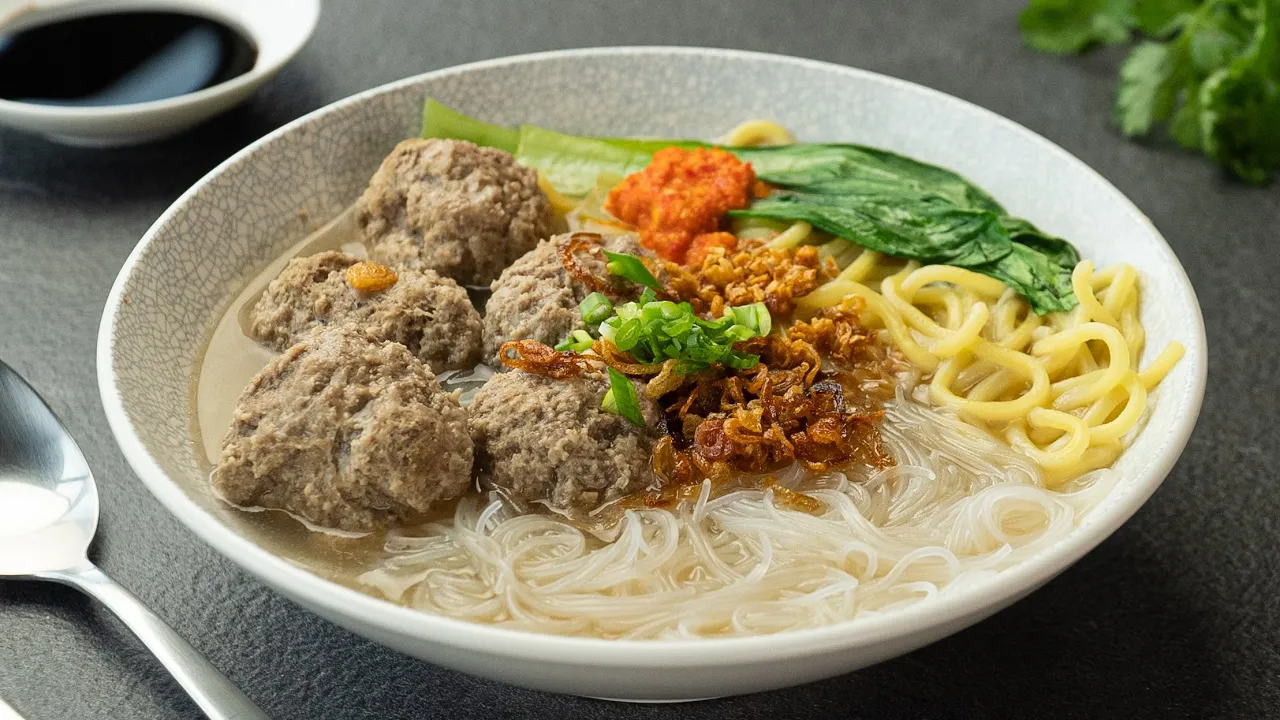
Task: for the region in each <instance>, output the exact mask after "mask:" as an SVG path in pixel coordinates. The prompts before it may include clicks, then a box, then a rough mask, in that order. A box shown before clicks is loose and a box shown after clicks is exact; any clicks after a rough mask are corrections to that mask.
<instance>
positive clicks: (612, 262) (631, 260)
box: [604, 250, 662, 290]
mask: <svg viewBox="0 0 1280 720" xmlns="http://www.w3.org/2000/svg"><path fill="white" fill-rule="evenodd" d="M604 256H605V258H606V259H607V260H608V261H609V262H608V264H606V265H605V267H606V268H607V269H608V270H609V274H611V275H617V276H618V277H620V278H625V279H627V280H630V281H631V282H633V283H636V284H639V285H643V286H645V287H647V288H653V289H654V290H661V289H662V283H660V282H658V279H657V278H655V277H654V276H653V273H651V272H649V268H647V267H645V264H644V262H642V261H641V260H640V258H638V257H636V256H635V255H628V254H626V253H616V252H609V251H608V250H605V251H604Z"/></svg>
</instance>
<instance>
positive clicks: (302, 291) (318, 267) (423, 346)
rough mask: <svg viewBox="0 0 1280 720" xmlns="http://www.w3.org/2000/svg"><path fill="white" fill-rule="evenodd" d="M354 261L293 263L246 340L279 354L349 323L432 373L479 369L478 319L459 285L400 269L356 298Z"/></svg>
mask: <svg viewBox="0 0 1280 720" xmlns="http://www.w3.org/2000/svg"><path fill="white" fill-rule="evenodd" d="M358 262H360V261H359V260H358V259H356V258H354V257H352V256H350V255H345V254H343V253H340V252H323V253H319V254H317V255H311V256H309V257H302V258H295V259H293V260H290V261H289V264H288V265H286V266H285V268H284V270H283V271H282V272H281V273H280V275H279V277H277V278H276V279H275V280H272V281H271V284H270V285H269V286H267V290H266V292H265V293H264V294H263V295H262V298H261V299H259V300H258V302H257V304H256V305H254V307H253V310H252V312H251V313H250V317H249V335H250V336H251V337H253V338H254V339H255V340H258V341H259V342H261V343H263V344H264V345H267V346H268V347H271V348H273V349H275V350H281V351H283V350H284V349H286V348H288V347H289V346H291V345H293V344H294V343H295V342H297V341H298V340H300V339H302V338H304V337H306V335H307V333H309V332H310V331H311V329H312V328H315V327H317V326H322V325H345V324H354V325H358V326H359V327H361V328H363V329H365V330H368V331H369V332H370V333H372V334H373V335H374V336H375V337H377V338H378V339H379V340H390V341H391V342H398V343H400V344H401V345H404V346H405V347H407V348H409V352H411V353H413V354H414V355H416V356H417V357H418V359H420V360H422V361H423V362H425V363H427V364H428V365H430V366H431V369H432V370H434V371H436V372H441V371H444V370H458V369H462V368H470V367H473V366H475V364H476V363H477V362H479V360H480V339H481V327H482V326H481V321H480V313H478V312H476V309H475V307H474V306H473V305H472V304H471V300H470V299H469V298H468V297H467V291H466V290H465V289H463V288H462V286H460V285H458V284H457V283H456V282H454V281H453V280H450V279H449V278H444V277H440V276H439V275H437V274H436V273H434V272H432V271H430V270H404V271H402V272H400V273H399V277H398V278H397V279H396V281H395V284H394V285H392V286H391V287H389V288H386V289H384V290H381V291H379V292H368V291H359V290H356V289H354V288H352V287H351V286H350V285H349V284H348V282H347V277H346V270H347V268H349V267H351V266H352V265H355V264H356V263H358Z"/></svg>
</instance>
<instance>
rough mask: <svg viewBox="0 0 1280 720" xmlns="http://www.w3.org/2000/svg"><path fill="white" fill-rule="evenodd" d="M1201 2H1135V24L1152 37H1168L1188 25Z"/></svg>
mask: <svg viewBox="0 0 1280 720" xmlns="http://www.w3.org/2000/svg"><path fill="white" fill-rule="evenodd" d="M1199 4H1200V0H1133V7H1132V8H1130V10H1131V12H1132V13H1133V21H1134V24H1135V25H1137V27H1138V29H1139V30H1141V31H1142V32H1143V33H1145V34H1147V35H1150V36H1151V37H1167V36H1168V35H1170V34H1172V33H1174V32H1177V31H1178V30H1179V29H1181V28H1182V27H1183V26H1185V25H1186V24H1187V21H1188V19H1190V17H1191V13H1192V12H1194V11H1195V9H1196V6H1197V5H1199Z"/></svg>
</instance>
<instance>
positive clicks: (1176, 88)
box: [1020, 0, 1280, 183]
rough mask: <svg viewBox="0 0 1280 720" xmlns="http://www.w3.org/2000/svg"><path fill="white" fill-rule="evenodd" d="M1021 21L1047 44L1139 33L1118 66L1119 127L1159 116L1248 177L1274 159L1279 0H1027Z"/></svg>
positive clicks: (1083, 44)
mask: <svg viewBox="0 0 1280 720" xmlns="http://www.w3.org/2000/svg"><path fill="white" fill-rule="evenodd" d="M1020 25H1021V27H1022V33H1023V38H1024V39H1025V40H1026V42H1027V44H1028V45H1030V46H1032V47H1034V48H1036V49H1038V50H1044V51H1047V52H1080V51H1083V50H1085V49H1087V48H1089V47H1090V46H1092V45H1095V44H1114V43H1120V42H1125V41H1126V40H1128V39H1129V38H1130V36H1131V35H1133V34H1136V35H1139V36H1141V37H1143V38H1144V40H1143V41H1142V42H1140V43H1139V44H1138V45H1137V46H1136V47H1134V48H1133V50H1132V51H1131V52H1130V53H1129V56H1128V58H1127V59H1126V60H1125V61H1124V64H1123V66H1122V67H1121V69H1120V82H1119V87H1118V89H1117V92H1116V105H1115V112H1114V117H1115V121H1116V124H1117V125H1119V127H1120V129H1121V131H1122V132H1124V133H1125V134H1126V135H1128V136H1130V137H1141V136H1146V135H1149V134H1151V133H1152V132H1153V131H1155V130H1156V129H1157V128H1158V127H1160V126H1164V127H1165V129H1166V131H1167V132H1168V134H1169V135H1170V136H1171V137H1172V138H1173V139H1174V140H1175V141H1177V142H1178V143H1179V144H1180V145H1182V146H1183V147H1185V148H1188V149H1190V150H1199V151H1201V152H1203V153H1204V154H1205V155H1207V156H1208V157H1209V158H1211V159H1212V160H1214V161H1215V162H1217V163H1218V164H1219V165H1221V166H1223V167H1225V168H1227V169H1228V170H1230V171H1231V172H1232V173H1234V174H1235V175H1237V176H1239V177H1240V178H1242V179H1244V180H1246V181H1248V182H1252V183H1262V182H1266V181H1267V180H1269V179H1270V176H1271V173H1272V171H1274V170H1276V169H1278V168H1280V0H1032V1H1031V3H1030V5H1029V6H1028V7H1027V9H1026V10H1025V11H1023V13H1022V16H1021V18H1020Z"/></svg>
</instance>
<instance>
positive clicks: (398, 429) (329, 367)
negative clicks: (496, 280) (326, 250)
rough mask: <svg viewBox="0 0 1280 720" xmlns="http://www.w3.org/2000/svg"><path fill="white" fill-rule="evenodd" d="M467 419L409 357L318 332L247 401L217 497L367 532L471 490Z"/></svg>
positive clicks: (349, 336) (264, 376)
mask: <svg viewBox="0 0 1280 720" xmlns="http://www.w3.org/2000/svg"><path fill="white" fill-rule="evenodd" d="M473 448H474V446H473V444H472V442H471V437H470V435H469V434H468V428H467V415H466V412H465V411H464V410H463V409H462V407H461V406H459V405H458V401H457V399H456V398H455V397H454V396H453V395H450V394H447V393H445V392H444V391H443V390H442V389H441V388H440V384H439V383H438V382H436V379H435V376H434V375H432V374H431V371H430V370H429V369H427V366H426V365H424V364H422V362H421V361H420V360H418V359H417V358H415V357H414V356H413V355H412V354H411V353H410V352H409V351H408V350H406V349H405V347H404V346H403V345H400V344H397V343H392V342H384V341H382V340H381V339H379V338H377V337H376V336H374V335H372V334H370V333H367V332H365V331H363V330H361V329H359V328H357V327H354V326H350V325H348V326H345V327H341V328H317V329H315V330H313V331H312V332H311V334H309V335H308V336H307V337H306V339H304V340H303V341H302V342H300V343H298V344H297V345H294V346H293V347H291V348H289V349H288V350H287V351H286V352H285V353H284V354H283V355H280V356H279V357H277V358H276V359H275V360H272V361H271V363H269V364H268V365H267V367H266V368H264V369H263V371H262V372H260V373H258V375H257V377H255V378H254V379H253V381H252V382H251V383H249V386H248V387H246V388H245V390H244V392H243V393H242V394H241V395H240V401H239V404H238V405H237V406H236V411H235V417H234V421H233V423H232V426H231V429H230V430H229V431H228V432H227V435H226V437H225V438H224V440H223V443H222V457H221V458H220V459H219V461H218V466H217V468H216V469H215V470H214V472H213V478H212V481H213V488H214V490H215V491H217V492H218V493H219V494H220V495H221V496H222V497H223V498H224V499H226V500H227V501H229V502H231V503H233V504H235V505H240V506H260V507H266V508H277V509H281V510H288V511H289V512H291V513H294V514H295V515H297V516H300V517H302V518H304V519H306V520H308V521H310V522H312V523H314V524H316V525H320V526H323V527H330V528H339V529H342V530H355V531H366V530H373V529H377V528H382V527H389V526H392V525H395V524H397V523H402V522H406V521H409V520H411V519H414V518H416V517H418V516H419V515H420V514H421V513H424V512H426V511H427V510H429V509H430V508H431V507H432V506H433V505H435V504H437V503H440V502H443V501H446V500H450V499H453V498H456V497H458V496H460V495H462V493H463V492H465V491H466V489H467V487H468V486H469V485H470V484H471V463H472V457H473Z"/></svg>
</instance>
